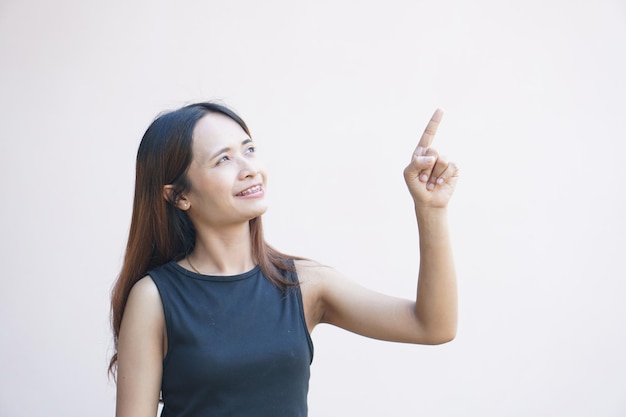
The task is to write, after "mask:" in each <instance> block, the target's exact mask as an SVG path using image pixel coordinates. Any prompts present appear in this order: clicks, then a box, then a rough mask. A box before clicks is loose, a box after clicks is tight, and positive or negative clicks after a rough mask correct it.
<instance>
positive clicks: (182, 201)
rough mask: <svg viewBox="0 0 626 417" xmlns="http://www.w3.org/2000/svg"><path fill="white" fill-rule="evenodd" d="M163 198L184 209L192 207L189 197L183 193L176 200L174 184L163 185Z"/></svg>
mask: <svg viewBox="0 0 626 417" xmlns="http://www.w3.org/2000/svg"><path fill="white" fill-rule="evenodd" d="M163 198H164V199H165V200H166V201H168V202H170V203H171V204H172V205H173V206H175V207H177V208H178V209H180V210H183V211H187V210H189V207H191V203H190V202H189V200H187V197H185V196H184V195H182V194H181V195H179V196H178V197H177V198H176V201H174V186H173V185H172V184H167V185H164V186H163Z"/></svg>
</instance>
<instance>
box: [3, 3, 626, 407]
mask: <svg viewBox="0 0 626 417" xmlns="http://www.w3.org/2000/svg"><path fill="white" fill-rule="evenodd" d="M624 45H626V4H625V3H624V2H623V1H617V0H616V1H609V0H600V1H594V2H591V1H587V2H584V1H564V0H561V1H545V0H542V1H537V0H531V1H525V2H508V1H495V0H492V1H489V0H479V1H476V2H465V1H459V0H457V1H438V2H434V1H433V2H416V1H408V0H407V1H399V0H390V1H385V2H373V1H356V0H349V1H348V0H347V1H314V2H304V1H287V0H275V1H247V2H246V1H220V2H217V1H199V0H195V1H191V0H190V1H179V2H166V1H119V0H117V1H106V2H105V1H100V2H86V1H78V0H66V1H55V2H51V1H43V0H32V1H22V0H20V1H17V0H2V1H1V2H0V115H1V116H0V174H1V176H0V178H1V179H2V188H1V195H2V197H1V198H2V200H1V204H0V244H1V250H0V254H1V255H0V256H1V260H2V265H3V272H2V273H1V274H0V276H1V279H0V329H2V330H1V332H0V357H1V358H2V362H3V364H2V372H0V415H1V416H7V417H14V416H18V417H19V416H85V415H89V416H93V417H100V416H112V415H113V413H114V407H115V389H114V384H113V382H112V381H109V380H108V379H107V373H106V368H107V364H108V360H109V357H110V354H111V353H112V352H111V347H112V342H111V332H110V328H109V322H108V315H109V293H110V289H111V286H112V284H113V281H114V279H115V278H116V275H117V273H118V272H119V268H120V266H121V262H122V259H123V251H124V246H125V240H126V237H127V233H128V226H129V222H130V214H131V205H132V195H133V187H134V158H135V154H136V150H137V146H138V144H139V140H140V138H141V136H142V134H143V132H144V131H145V129H146V128H147V126H148V124H149V123H150V122H151V121H152V119H153V118H154V117H155V116H156V115H157V114H158V113H159V112H161V111H163V110H166V109H173V108H177V107H179V106H181V105H184V104H186V103H189V102H192V101H198V100H207V99H219V100H223V101H224V102H225V103H226V104H228V105H230V106H232V107H234V108H235V109H236V110H237V111H238V112H239V113H240V114H241V115H242V116H243V117H244V119H245V120H246V121H247V122H248V124H249V125H250V127H251V129H252V133H253V135H254V137H255V141H256V143H257V146H258V149H259V151H260V155H262V157H263V159H264V160H265V163H266V165H267V166H268V167H269V171H270V183H269V184H270V185H269V198H270V202H271V204H270V210H269V211H268V213H267V214H266V216H265V219H264V220H265V223H266V230H267V238H268V240H269V241H270V242H271V243H272V244H273V245H275V246H277V247H278V248H280V249H281V250H283V251H285V252H288V253H294V254H298V255H302V256H307V257H311V258H314V259H317V260H319V261H320V262H323V263H326V264H329V265H332V266H334V267H335V268H337V269H338V270H340V271H342V272H344V273H345V274H346V275H348V276H350V277H352V278H353V279H355V280H357V281H358V282H360V283H362V284H363V285H366V286H368V287H371V288H374V289H376V290H379V291H382V292H386V293H389V294H393V295H398V296H405V297H412V296H413V295H414V291H415V283H416V275H417V267H418V264H419V258H418V256H417V247H418V246H417V245H418V242H417V236H416V225H415V219H414V218H413V212H412V202H411V200H410V197H409V195H408V193H407V191H406V187H405V185H404V182H403V179H402V170H403V168H404V166H405V164H406V163H407V162H408V160H409V158H410V155H411V152H412V151H413V148H414V147H415V145H416V143H417V140H418V138H419V135H420V134H421V132H422V130H423V128H424V126H425V124H426V122H427V121H428V119H429V117H430V115H431V114H432V111H433V110H434V109H435V108H436V107H442V108H443V109H444V110H445V111H446V114H445V116H444V120H443V123H442V125H441V129H440V132H439V135H438V137H437V138H436V140H435V142H434V144H433V146H435V147H437V149H439V150H440V151H441V152H442V153H444V154H446V155H447V156H448V157H449V158H450V159H453V160H454V161H456V162H457V163H458V164H459V165H460V166H461V179H460V182H459V185H458V189H457V192H456V194H455V196H454V198H453V200H452V202H451V205H450V209H449V215H450V223H451V228H452V237H453V242H454V250H455V254H456V260H457V268H458V278H459V289H460V320H459V332H458V336H457V339H456V340H455V341H453V342H452V343H450V344H446V345H443V346H436V347H427V346H411V345H400V344H392V343H386V342H380V341H374V340H368V339H365V338H362V337H359V336H356V335H353V334H350V333H347V332H345V331H342V330H339V329H335V328H331V327H328V326H320V327H318V328H317V329H316V330H315V332H314V333H313V339H314V343H315V349H316V351H315V359H314V363H313V367H312V373H313V375H312V378H311V389H310V395H309V407H310V415H311V417H320V416H352V415H359V416H380V415H394V416H409V415H411V416H415V415H420V416H433V417H436V416H494V417H495V416H509V417H517V416H520V417H521V416H529V415H530V416H553V415H567V416H570V417H573V416H590V415H593V416H624V415H626V359H624V352H626V331H625V330H626V303H625V302H624V301H623V299H624V293H625V292H626V273H625V270H624V265H623V259H624V253H625V249H626V238H625V236H626V223H625V220H624V213H626V204H625V203H626V196H625V193H626V168H625V166H626V156H625V154H626V146H625V142H626V117H625V111H626V81H625V80H626V77H624V74H626V55H625V54H624V51H625V49H624Z"/></svg>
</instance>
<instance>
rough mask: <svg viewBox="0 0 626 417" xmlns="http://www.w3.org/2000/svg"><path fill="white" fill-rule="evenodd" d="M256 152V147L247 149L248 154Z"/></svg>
mask: <svg viewBox="0 0 626 417" xmlns="http://www.w3.org/2000/svg"><path fill="white" fill-rule="evenodd" d="M255 152H256V148H255V147H254V146H249V147H248V149H246V153H255Z"/></svg>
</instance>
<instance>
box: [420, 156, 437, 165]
mask: <svg viewBox="0 0 626 417" xmlns="http://www.w3.org/2000/svg"><path fill="white" fill-rule="evenodd" d="M417 160H418V161H420V162H421V163H422V164H432V163H433V162H434V161H435V157H434V156H418V157H417Z"/></svg>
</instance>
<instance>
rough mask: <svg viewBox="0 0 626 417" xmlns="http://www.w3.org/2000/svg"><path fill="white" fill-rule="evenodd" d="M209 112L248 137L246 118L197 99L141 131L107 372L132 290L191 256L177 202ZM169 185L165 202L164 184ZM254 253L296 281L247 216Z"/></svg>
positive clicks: (273, 273) (269, 273) (276, 276)
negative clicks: (160, 269)
mask: <svg viewBox="0 0 626 417" xmlns="http://www.w3.org/2000/svg"><path fill="white" fill-rule="evenodd" d="M209 113H221V114H223V115H225V116H227V117H230V118H231V119H232V120H234V121H235V122H237V123H238V124H239V126H241V128H242V129H243V130H244V131H245V132H246V133H247V134H248V135H250V130H249V129H248V126H246V124H245V122H244V121H243V120H242V119H241V118H240V117H239V116H238V115H237V114H236V113H235V112H234V111H232V110H231V109H229V108H228V107H225V106H224V105H221V104H218V103H214V102H205V103H195V104H190V105H188V106H185V107H183V108H181V109H178V110H175V111H172V112H168V113H164V114H162V115H160V116H159V117H157V118H156V119H155V120H154V122H152V124H151V125H150V126H149V127H148V130H146V133H145V134H144V136H143V138H142V140H141V144H140V145H139V151H138V152H137V172H136V178H135V199H134V203H133V214H132V219H131V224H130V232H129V235H128V244H127V245H126V253H125V256H124V263H123V265H122V270H121V272H120V275H119V277H118V278H117V281H116V283H115V286H114V287H113V291H112V295H111V321H112V326H113V340H114V345H115V352H114V354H113V356H112V358H111V361H110V363H109V372H111V373H112V374H115V369H116V368H115V367H116V365H117V342H118V337H119V333H120V325H121V323H122V316H123V315H124V308H125V307H126V301H127V300H128V295H129V293H130V290H131V288H132V287H133V285H135V283H136V282H137V281H139V279H141V278H142V277H144V276H145V275H146V273H147V272H148V271H150V270H151V269H153V268H156V267H158V266H160V265H163V264H165V263H167V262H170V261H178V260H180V259H182V258H184V257H185V256H186V255H187V254H189V253H190V252H191V251H192V250H193V248H194V245H195V239H196V230H195V228H194V226H193V224H192V222H191V220H190V219H189V217H188V216H187V214H186V212H185V211H182V210H179V209H178V208H177V207H176V204H175V202H176V201H177V198H178V196H180V195H181V194H183V193H185V192H187V191H189V189H190V183H189V180H188V178H187V175H186V173H187V168H189V165H190V163H191V160H192V139H193V137H192V136H193V130H194V127H195V126H196V123H197V122H198V120H200V119H201V118H202V117H203V116H205V115H207V114H209ZM168 184H171V185H173V190H172V196H171V199H170V200H169V201H168V200H166V199H165V198H164V197H163V186H164V185H168ZM249 224H250V238H251V243H252V256H253V259H254V261H255V262H256V263H258V264H259V266H260V268H261V270H262V271H263V274H264V275H265V277H267V279H268V280H269V281H271V282H272V283H273V284H275V285H276V286H277V287H279V288H280V289H281V290H283V291H284V290H286V289H287V287H289V286H293V285H296V284H294V283H292V282H291V281H289V280H287V279H285V278H284V276H283V273H284V271H291V270H293V268H294V267H293V263H292V262H291V261H290V260H291V259H294V257H292V256H288V255H285V254H283V253H281V252H279V251H277V250H276V249H274V248H272V247H271V246H269V245H268V244H267V243H266V242H265V239H264V237H263V225H262V223H261V217H256V218H254V219H252V220H250V223H249Z"/></svg>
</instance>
